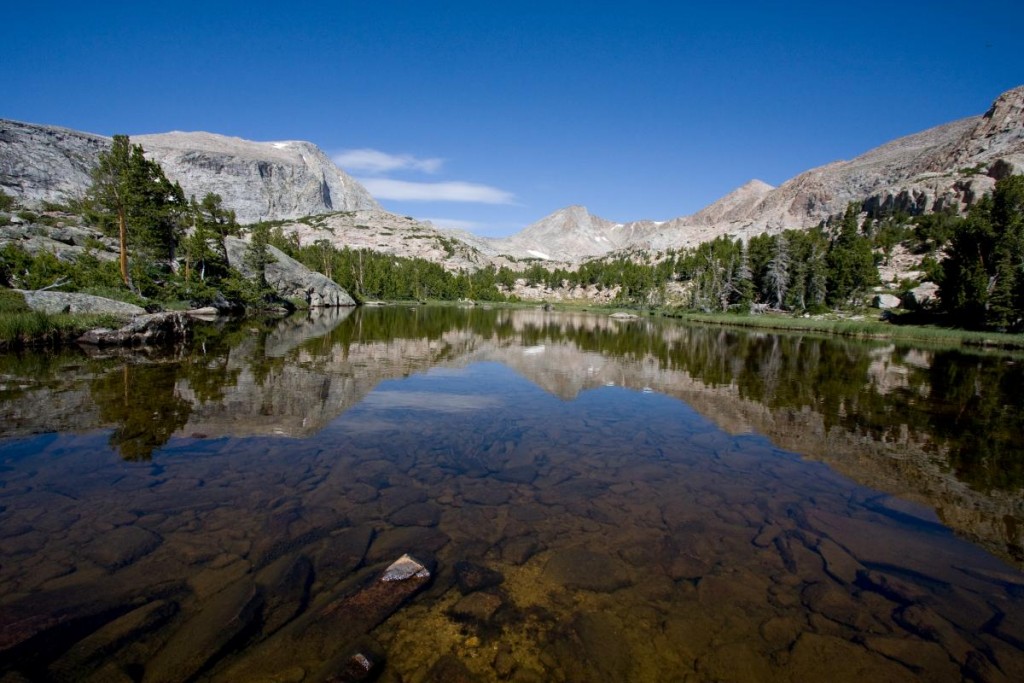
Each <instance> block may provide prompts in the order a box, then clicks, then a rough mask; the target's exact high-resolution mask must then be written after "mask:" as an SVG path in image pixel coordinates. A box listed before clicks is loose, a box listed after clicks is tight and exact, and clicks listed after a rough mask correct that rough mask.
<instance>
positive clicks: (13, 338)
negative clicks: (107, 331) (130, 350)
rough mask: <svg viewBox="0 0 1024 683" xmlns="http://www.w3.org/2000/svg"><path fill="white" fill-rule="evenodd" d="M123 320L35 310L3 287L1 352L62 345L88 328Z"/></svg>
mask: <svg viewBox="0 0 1024 683" xmlns="http://www.w3.org/2000/svg"><path fill="white" fill-rule="evenodd" d="M122 322H123V321H122V320H121V319H120V318H119V317H118V316H113V315H104V314H95V313H43V312H41V311H33V310H31V309H29V307H28V305H27V304H26V303H25V298H24V297H23V296H21V295H20V294H18V293H17V292H14V291H11V290H9V289H4V290H0V351H10V350H16V349H22V348H27V347H40V346H42V347H46V346H49V347H55V346H61V345H64V344H68V343H70V342H72V341H74V340H75V339H77V338H78V337H80V336H82V335H83V334H84V333H86V332H88V331H89V330H93V329H96V328H97V327H119V326H120V325H121V324H122Z"/></svg>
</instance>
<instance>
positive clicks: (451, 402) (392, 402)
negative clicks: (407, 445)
mask: <svg viewBox="0 0 1024 683" xmlns="http://www.w3.org/2000/svg"><path fill="white" fill-rule="evenodd" d="M500 405H501V401H500V400H499V399H498V398H497V397H496V396H480V395H477V394H444V393H437V392H433V391H375V392H373V393H371V394H370V395H369V396H367V397H366V398H365V399H363V402H362V404H361V407H363V408H371V409H380V410H395V409H405V410H429V411H432V412H436V413H468V412H471V411H474V410H484V409H487V408H496V407H498V406H500Z"/></svg>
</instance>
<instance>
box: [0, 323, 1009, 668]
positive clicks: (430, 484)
mask: <svg viewBox="0 0 1024 683" xmlns="http://www.w3.org/2000/svg"><path fill="white" fill-rule="evenodd" d="M1021 368H1022V366H1021V364H1020V363H1019V361H1018V360H1017V359H1015V358H1012V357H1004V356H985V355H965V354H962V353H959V352H952V351H939V350H927V349H916V348H910V347H899V346H892V345H878V344H874V345H870V344H856V343H849V342H842V341H836V340H828V339H821V338H815V337H810V336H799V335H773V334H763V333H757V334H751V333H743V332H732V331H726V330H721V329H709V328H699V327H686V326H682V325H678V324H673V323H672V322H668V321H651V320H639V321H631V322H622V321H613V320H610V319H608V318H606V317H603V316H595V315H589V314H584V313H581V314H558V313H550V312H543V311H533V310H523V311H509V310H481V309H471V310H461V309H450V308H446V309H433V308H412V309H410V308H398V307H396V308H388V309H375V310H359V311H355V312H351V313H350V312H347V311H344V312H329V313H328V314H326V315H320V316H316V317H315V318H313V319H307V318H305V317H300V318H295V319H291V320H288V321H281V322H270V323H265V324H264V323H256V322H247V323H245V324H243V325H241V326H236V327H231V326H227V327H225V328H223V329H219V328H211V329H207V330H203V331H201V332H200V334H199V335H198V337H197V339H196V340H195V341H194V342H193V343H192V344H189V345H188V346H186V347H183V348H179V349H175V350H173V352H171V353H168V354H151V355H142V354H137V353H135V354H122V353H113V354H109V355H93V356H88V355H85V354H83V353H79V352H77V351H76V352H71V351H69V352H66V353H62V354H57V355H45V356H44V355H22V356H5V357H0V373H2V385H0V416H2V424H3V428H2V429H3V431H4V434H5V437H4V438H3V440H0V482H2V483H0V515H2V517H0V519H2V521H0V673H2V672H7V673H8V674H9V675H11V676H14V675H16V674H18V675H22V676H25V677H27V678H29V679H30V680H144V681H165V680H166V681H171V680H189V679H192V678H198V679H201V680H206V679H209V680H261V679H262V680H279V681H284V680H296V681H301V680H318V679H319V678H320V677H322V676H323V675H324V671H325V669H324V666H325V663H327V662H330V661H332V660H333V659H334V658H336V657H338V656H343V655H344V654H345V653H346V652H348V651H351V650H352V649H353V648H357V649H358V648H362V649H363V650H365V651H367V652H373V653H375V655H376V656H380V657H381V658H383V660H384V661H385V667H384V670H383V672H382V674H381V680H385V681H407V682H410V681H411V682H415V681H427V680H457V679H458V677H459V676H461V677H463V678H464V679H465V680H485V681H486V680H513V681H589V680H594V681H620V680H621V681H666V680H692V681H704V680H709V681H710V680H772V681H774V680H779V681H805V680H808V681H809V680H821V679H831V680H868V679H876V680H901V681H902V680H985V681H988V680H992V681H997V680H1020V679H1021V678H1022V677H1024V618H1022V617H1021V616H1020V615H1021V614H1024V610H1022V609H1021V607H1022V599H1024V575H1022V574H1021V572H1020V566H1021V562H1022V559H1024V554H1022V550H1021V546H1022V538H1021V537H1022V531H1021V528H1022V527H1021V523H1022V521H1024V495H1022V473H1024V464H1022V463H1024V444H1022V442H1021V439H1020V434H1021V428H1022V427H1024V425H1022V424H1021V422H1022V420H1024V418H1022V415H1024V406H1022V405H1021V403H1022V401H1024V399H1022V396H1021V392H1019V387H1020V386H1021V385H1022V380H1024V376H1022V375H1024V372H1022V369H1021ZM406 552H408V553H411V554H413V555H414V556H415V557H417V558H418V559H420V560H421V561H423V562H424V563H426V564H428V565H430V566H431V567H432V568H433V569H434V580H433V582H432V583H431V584H430V586H429V587H428V588H427V589H426V590H425V591H424V592H423V593H421V594H420V595H418V596H417V597H416V598H415V599H414V600H413V601H411V602H410V603H409V604H407V605H405V606H404V607H402V608H401V609H399V610H397V611H395V612H394V613H393V614H390V616H389V617H388V618H387V619H386V620H384V621H383V623H381V624H380V625H379V626H376V627H375V628H372V629H369V631H368V632H367V633H354V632H353V629H354V627H351V628H346V627H345V625H344V624H342V625H341V626H337V625H335V626H331V627H330V628H328V626H326V625H325V621H324V619H322V618H321V617H320V616H318V615H320V614H322V613H323V610H324V609H325V606H329V605H332V604H335V603H334V602H332V601H336V600H338V599H339V596H342V597H343V596H351V595H353V594H356V593H358V591H359V590H360V588H361V587H363V586H365V585H366V582H367V581H372V580H373V578H374V577H375V576H377V575H378V574H379V572H380V571H381V570H382V569H383V568H384V567H385V566H386V565H387V564H389V563H390V562H391V561H393V560H394V559H396V558H397V557H398V556H400V555H401V554H403V553H406ZM467 577H468V578H467ZM473 577H476V579H478V580H477V581H476V583H474V582H473V581H472V580H471V579H473ZM481 577H482V578H481ZM467 582H468V583H467ZM332 629H334V630H332ZM331 633H333V634H335V636H336V637H335V638H333V639H332V638H330V637H327V636H325V635H324V634H331ZM311 634H313V635H316V636H317V637H313V635H311ZM12 680H18V679H12Z"/></svg>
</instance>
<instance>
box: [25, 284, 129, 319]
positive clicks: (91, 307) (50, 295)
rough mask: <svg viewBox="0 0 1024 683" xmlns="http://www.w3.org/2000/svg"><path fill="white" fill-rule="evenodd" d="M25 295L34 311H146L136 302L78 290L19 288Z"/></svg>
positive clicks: (117, 313)
mask: <svg viewBox="0 0 1024 683" xmlns="http://www.w3.org/2000/svg"><path fill="white" fill-rule="evenodd" d="M17 291H19V292H21V295H22V296H24V297H25V304H26V305H27V306H28V307H29V308H31V309H32V310H33V311H42V312H43V313H98V314H109V315H123V316H130V315H143V314H144V313H145V312H146V311H145V309H143V308H142V307H140V306H136V305H135V304H129V303H125V302H124V301H116V300H114V299H106V298H104V297H102V296H93V295H92V294H79V293H78V292H51V291H31V290H17Z"/></svg>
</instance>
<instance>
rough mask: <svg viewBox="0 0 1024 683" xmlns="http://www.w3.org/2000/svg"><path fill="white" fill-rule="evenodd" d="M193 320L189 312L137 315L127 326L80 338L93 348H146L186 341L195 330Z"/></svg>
mask: <svg viewBox="0 0 1024 683" xmlns="http://www.w3.org/2000/svg"><path fill="white" fill-rule="evenodd" d="M192 325H193V322H192V317H191V316H189V315H188V314H186V313H181V312H173V313H150V314H148V315H139V316H136V317H135V318H133V319H132V320H131V322H129V323H128V324H126V325H124V326H123V327H121V328H119V329H116V330H112V329H108V328H99V329H95V330H89V331H88V332H86V333H85V334H83V335H82V336H81V337H79V338H78V341H79V343H81V344H88V345H91V346H145V345H155V344H166V343H172V342H175V341H178V340H182V339H185V338H187V337H188V336H189V334H190V333H191V331H192Z"/></svg>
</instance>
